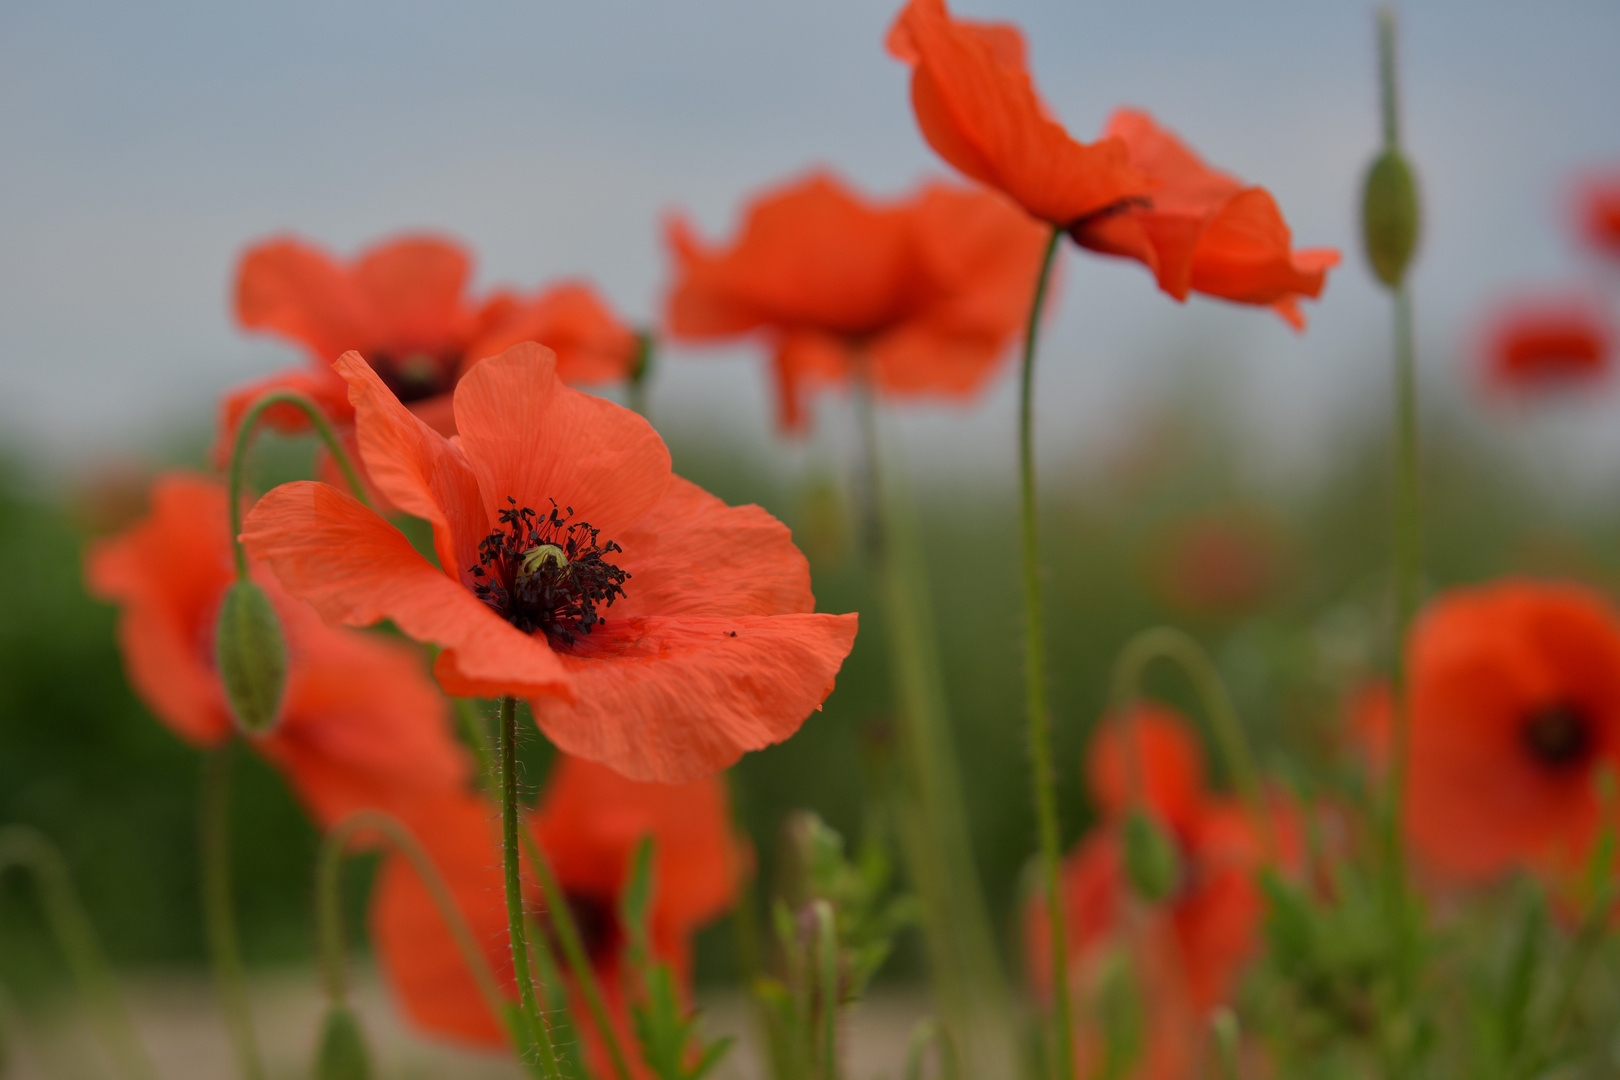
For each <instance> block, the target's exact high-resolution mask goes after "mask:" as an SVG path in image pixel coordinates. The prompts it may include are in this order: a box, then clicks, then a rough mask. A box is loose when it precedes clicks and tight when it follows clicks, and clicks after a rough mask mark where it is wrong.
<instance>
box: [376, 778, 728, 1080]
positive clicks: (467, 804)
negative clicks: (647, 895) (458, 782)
mask: <svg viewBox="0 0 1620 1080" xmlns="http://www.w3.org/2000/svg"><path fill="white" fill-rule="evenodd" d="M497 818H498V815H497V814H496V813H495V807H494V806H493V805H492V804H490V803H488V802H487V801H486V800H484V799H483V798H481V797H479V796H476V795H463V796H458V797H454V798H449V799H443V800H439V801H438V802H437V803H433V804H423V805H421V806H419V807H417V808H415V810H414V811H413V812H412V813H411V814H410V815H409V817H408V821H409V823H410V824H411V825H412V827H413V829H415V830H416V832H417V834H418V837H419V838H420V839H421V840H422V842H423V844H424V845H425V846H426V848H427V849H428V851H429V853H430V854H431V855H433V857H434V861H435V862H436V864H437V865H438V866H439V868H440V871H441V872H442V873H443V874H444V875H445V878H446V881H447V882H448V884H449V885H450V889H451V892H452V893H453V894H454V895H455V897H456V899H457V903H458V905H459V906H460V908H461V910H462V913H463V914H464V915H465V916H466V918H467V920H468V923H469V924H470V926H471V928H472V930H473V936H474V937H475V938H476V939H477V940H478V941H480V942H484V943H486V949H487V956H488V959H489V962H490V965H491V967H492V968H493V969H494V970H495V972H496V977H497V980H498V981H499V982H501V984H502V985H507V986H509V985H510V984H511V980H512V968H511V953H510V950H509V949H508V948H506V946H505V928H506V908H505V900H504V898H503V894H502V889H501V869H500V846H499V837H498V835H497V825H498V821H497ZM529 828H530V829H531V830H532V833H533V835H534V838H535V840H536V841H537V842H538V844H539V846H540V848H541V850H542V851H544V852H545V854H546V857H547V859H548V860H550V862H551V865H552V869H553V870H554V871H555V873H556V876H557V879H558V883H559V884H560V885H561V887H562V890H563V892H564V893H565V894H566V895H567V898H568V904H569V909H570V911H571V912H572V914H573V916H574V920H575V923H576V924H577V925H578V927H579V930H580V935H581V937H582V938H583V941H584V945H585V948H586V952H587V954H588V956H589V957H590V961H591V966H592V970H593V971H594V972H595V974H596V977H597V981H598V982H599V984H600V985H601V987H602V991H603V996H604V997H605V999H606V1004H607V1006H608V1011H609V1013H610V1015H611V1017H612V1019H613V1023H614V1026H615V1027H616V1028H617V1029H618V1035H619V1042H620V1045H621V1046H624V1047H625V1048H626V1049H627V1051H631V1052H633V1049H632V1048H633V1047H634V1039H633V1038H632V1035H631V1031H630V1026H629V1023H628V1011H627V1005H628V1003H629V1001H630V1000H631V997H630V995H631V994H632V993H633V992H634V988H633V984H632V985H627V983H626V978H627V976H628V975H629V974H630V973H629V972H628V971H627V969H626V967H625V958H624V946H625V943H626V940H625V934H624V931H623V928H622V927H621V925H620V922H619V908H620V901H621V899H622V895H623V891H624V888H625V886H626V884H627V883H628V876H629V869H630V862H631V857H632V855H633V853H634V851H635V849H636V847H637V845H639V843H640V842H641V839H642V837H644V836H651V837H652V838H653V841H654V844H655V848H654V862H653V872H652V873H653V889H652V896H653V900H652V907H651V911H650V913H649V927H648V929H649V931H650V936H651V939H652V948H653V952H654V955H655V956H656V957H657V958H658V959H659V960H662V961H664V962H666V963H668V964H670V965H671V967H672V968H673V969H674V971H675V974H676V978H677V980H678V982H679V984H680V985H681V987H682V988H683V989H684V990H685V991H686V992H688V993H689V992H690V976H691V955H692V953H691V939H692V934H693V933H694V932H695V931H696V930H697V929H698V928H699V927H700V926H702V925H703V924H705V923H707V922H709V921H711V920H713V919H714V918H716V917H718V916H719V915H720V914H722V913H723V912H724V911H726V910H727V909H728V908H729V907H730V906H731V905H732V903H733V902H734V901H735V899H736V892H737V882H738V877H739V870H740V868H741V867H742V865H743V860H744V859H745V857H746V852H745V851H744V849H743V848H741V847H740V846H739V844H738V843H737V841H736V840H735V839H734V838H733V835H732V833H731V825H730V813H729V810H728V808H727V800H726V795H725V787H724V785H723V783H722V782H721V781H720V780H719V778H718V777H713V776H711V777H705V778H704V779H702V780H697V781H693V782H691V783H687V784H680V785H663V784H643V783H638V782H636V781H634V780H627V779H625V778H624V777H622V776H620V775H618V774H617V773H615V772H613V771H612V770H610V769H607V768H604V767H603V766H600V765H596V764H594V763H592V762H588V761H584V760H582V759H579V758H569V757H560V758H559V759H558V761H557V764H556V765H555V767H554V768H553V771H552V774H551V776H550V777H548V779H547V782H546V788H545V791H544V792H543V793H542V795H541V799H540V803H539V806H538V808H537V809H536V810H535V811H534V812H533V813H532V814H531V815H530V818H529ZM525 892H526V894H527V899H528V901H529V904H530V906H531V908H532V909H533V910H536V911H541V912H542V914H541V915H540V918H541V920H542V921H543V920H544V919H545V916H544V914H543V904H542V901H541V896H540V891H539V886H538V885H537V884H535V883H534V882H533V881H532V880H526V882H525ZM371 922H372V939H373V940H374V941H375V942H376V944H377V949H378V954H379V959H380V961H381V964H382V968H383V972H384V974H385V976H386V978H387V980H388V983H389V985H390V986H391V987H392V988H393V990H394V993H395V994H396V995H397V996H398V997H399V1000H400V1002H401V1004H402V1005H403V1007H404V1009H405V1011H406V1014H407V1015H408V1016H409V1017H410V1018H411V1020H412V1021H413V1022H414V1023H415V1024H416V1025H417V1026H419V1027H421V1028H423V1029H424V1030H426V1031H430V1032H434V1033H437V1034H440V1035H445V1036H449V1037H452V1038H458V1039H462V1040H466V1041H469V1042H473V1043H480V1044H486V1045H492V1046H494V1045H503V1044H504V1043H505V1038H504V1034H503V1030H502V1028H501V1026H500V1024H499V1022H498V1020H497V1018H496V1017H495V1016H493V1015H492V1014H491V1013H490V1011H489V1009H488V1008H487V1007H486V1006H485V1004H484V1002H483V1000H482V999H481V998H480V996H479V993H478V990H477V986H476V984H475V983H474V982H473V980H472V976H471V975H469V974H468V972H467V968H466V965H465V961H464V960H463V958H462V956H461V954H460V953H459V952H458V951H457V949H456V946H455V943H454V941H453V940H452V939H451V937H450V935H449V933H448V932H447V931H446V929H445V927H444V923H443V921H442V920H441V919H440V917H439V914H438V910H437V909H436V908H435V906H434V904H433V901H432V899H431V897H430V896H429V895H428V893H427V890H426V889H425V888H423V886H422V884H421V882H420V881H419V880H418V879H417V878H416V876H415V874H414V872H413V871H412V870H411V868H410V864H409V863H408V862H407V861H406V860H405V859H404V858H402V857H400V856H397V855H390V856H389V857H388V860H387V862H385V864H384V865H383V868H382V870H381V872H380V874H379V877H378V882H377V889H376V892H375V893H374V894H373V897H372V906H371ZM570 983H572V980H570ZM570 991H571V992H577V987H574V986H572V985H570ZM570 1015H571V1016H572V1018H573V1019H574V1022H575V1023H576V1024H578V1025H580V1026H581V1028H582V1029H583V1030H584V1032H585V1035H586V1041H587V1044H588V1048H589V1049H590V1052H591V1054H592V1056H593V1057H594V1058H595V1059H596V1060H597V1069H598V1072H600V1073H601V1074H602V1075H609V1070H608V1069H607V1068H606V1062H605V1061H604V1060H603V1052H602V1047H601V1042H600V1033H599V1032H597V1031H596V1030H595V1028H594V1027H593V1026H592V1022H591V1017H590V1013H589V1012H588V1011H587V1009H586V1008H584V1007H583V1005H582V1004H576V1005H575V1006H574V1007H573V1008H571V1009H570Z"/></svg>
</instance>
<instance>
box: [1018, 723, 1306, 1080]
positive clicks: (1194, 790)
mask: <svg viewBox="0 0 1620 1080" xmlns="http://www.w3.org/2000/svg"><path fill="white" fill-rule="evenodd" d="M1129 739H1135V740H1136V749H1135V751H1134V753H1136V754H1138V755H1139V757H1138V759H1137V761H1136V762H1135V763H1133V762H1132V761H1131V760H1130V758H1129V757H1128V756H1127V755H1128V754H1130V753H1132V752H1133V751H1132V750H1131V748H1130V745H1129V742H1128V741H1127V740H1129ZM1086 765H1087V778H1088V783H1089V786H1090V789H1091V793H1092V797H1093V799H1094V801H1095V802H1096V804H1097V807H1098V810H1099V812H1100V814H1101V816H1102V824H1101V825H1100V826H1099V827H1098V828H1097V829H1096V830H1094V831H1093V832H1092V833H1091V834H1090V835H1088V836H1087V837H1086V838H1085V839H1083V840H1082V841H1081V842H1080V844H1079V845H1078V846H1077V847H1076V848H1075V849H1074V851H1073V852H1071V853H1070V854H1069V856H1068V858H1067V859H1066V860H1065V861H1064V867H1063V885H1062V887H1063V899H1064V905H1065V910H1066V912H1067V918H1068V926H1069V929H1070V937H1069V964H1070V969H1069V977H1070V978H1071V979H1073V980H1075V981H1076V983H1077V984H1078V987H1079V989H1080V994H1079V995H1078V999H1079V1000H1080V1001H1082V1002H1084V1001H1085V1000H1087V998H1088V997H1089V996H1091V994H1092V993H1093V992H1094V990H1095V986H1096V982H1097V980H1098V978H1099V975H1100V973H1101V971H1102V969H1103V968H1104V966H1105V964H1106V962H1107V960H1108V957H1109V955H1110V954H1111V953H1114V952H1116V951H1120V950H1123V951H1124V952H1125V953H1126V954H1127V955H1129V956H1130V957H1131V960H1132V961H1133V963H1134V968H1135V973H1136V976H1137V979H1138V987H1139V990H1140V991H1141V992H1142V996H1143V1001H1144V1004H1145V1006H1146V1023H1147V1033H1146V1038H1145V1040H1144V1043H1143V1054H1144V1057H1143V1059H1142V1060H1141V1061H1139V1062H1138V1065H1137V1071H1136V1072H1135V1074H1134V1075H1135V1076H1137V1077H1142V1078H1151V1080H1176V1078H1180V1077H1185V1076H1190V1075H1193V1070H1194V1068H1195V1066H1196V1064H1197V1061H1196V1053H1195V1050H1194V1048H1195V1047H1196V1046H1197V1045H1198V1044H1199V1040H1200V1035H1199V1033H1200V1031H1201V1029H1202V1024H1203V1021H1202V1017H1204V1016H1205V1015H1206V1014H1207V1013H1208V1011H1209V1010H1210V1009H1211V1008H1213V1007H1214V1006H1216V1005H1218V1004H1220V1003H1221V1002H1222V1001H1224V1000H1226V999H1227V998H1228V997H1229V995H1230V994H1231V992H1232V990H1233V987H1234V984H1235V982H1236V980H1237V977H1238V975H1239V974H1240V972H1241V971H1242V969H1243V966H1244V965H1245V963H1246V962H1247V961H1248V959H1249V958H1250V957H1251V956H1252V955H1253V953H1254V951H1255V949H1256V948H1257V946H1258V944H1259V926H1260V915H1261V911H1262V899H1261V895H1260V890H1259V886H1258V885H1257V884H1256V881H1255V875H1256V873H1257V872H1258V870H1259V869H1260V867H1261V865H1262V859H1263V855H1264V847H1263V841H1262V838H1261V837H1260V836H1258V835H1256V832H1257V830H1256V828H1255V823H1254V822H1253V821H1251V820H1250V817H1249V815H1248V813H1247V812H1246V810H1245V809H1244V808H1243V807H1242V806H1241V805H1240V804H1239V803H1238V802H1237V801H1236V800H1233V799H1230V798H1226V797H1223V796H1219V795H1214V794H1212V793H1210V792H1209V791H1207V789H1206V788H1205V786H1204V775H1203V759H1202V754H1201V752H1200V750H1199V748H1198V746H1197V744H1196V743H1195V741H1194V740H1193V738H1192V736H1191V735H1190V733H1189V732H1188V729H1187V724H1186V721H1185V720H1184V719H1182V718H1181V717H1179V716H1178V715H1177V714H1175V713H1174V712H1173V711H1171V710H1170V709H1167V708H1165V707H1163V706H1157V705H1142V706H1139V707H1138V711H1137V712H1136V713H1134V714H1133V715H1132V716H1131V717H1130V718H1129V720H1128V722H1127V723H1125V724H1123V725H1122V724H1119V723H1117V722H1113V721H1110V722H1109V723H1108V724H1107V725H1106V726H1104V727H1103V728H1102V729H1101V730H1100V731H1099V732H1098V734H1097V737H1096V739H1095V740H1094V741H1093V744H1092V748H1091V751H1090V753H1089V755H1088V757H1087V761H1086ZM1137 767H1140V769H1141V775H1140V781H1141V787H1142V804H1141V805H1142V807H1143V809H1145V810H1146V811H1147V812H1148V813H1150V814H1151V815H1152V816H1153V818H1154V819H1155V821H1156V822H1157V824H1158V825H1159V827H1160V828H1162V829H1163V830H1164V831H1165V833H1166V835H1167V836H1168V838H1169V839H1170V841H1171V842H1172V844H1173V845H1174V847H1175V849H1176V851H1177V854H1178V856H1179V860H1180V870H1181V878H1180V882H1179V884H1178V885H1177V887H1176V889H1175V890H1174V891H1173V892H1172V894H1171V895H1170V896H1169V897H1168V898H1167V899H1166V900H1165V901H1163V902H1162V903H1160V904H1158V905H1154V906H1153V907H1151V908H1141V902H1140V901H1139V900H1136V899H1135V898H1134V897H1133V895H1132V893H1131V886H1130V884H1129V882H1128V880H1127V877H1126V872H1125V863H1124V848H1123V835H1122V831H1121V828H1122V823H1123V821H1124V817H1125V815H1126V814H1127V813H1128V812H1129V811H1130V810H1131V809H1132V807H1133V805H1134V804H1135V799H1134V797H1133V788H1134V786H1135V784H1134V780H1133V778H1132V771H1133V769H1135V768H1137ZM1271 824H1272V827H1273V828H1275V829H1276V830H1277V832H1278V834H1279V837H1280V842H1281V845H1282V847H1283V849H1284V854H1285V856H1287V857H1289V858H1294V857H1295V855H1296V853H1297V849H1298V847H1299V843H1298V836H1297V835H1296V834H1297V832H1298V829H1297V825H1296V824H1295V823H1294V822H1293V820H1292V818H1291V817H1290V816H1289V815H1287V814H1285V813H1284V812H1282V811H1281V810H1280V809H1278V810H1274V811H1273V821H1272V823H1271ZM1133 908H1136V909H1138V910H1133ZM1133 923H1134V927H1135V929H1134V930H1133V929H1132V925H1133ZM1048 935H1049V928H1048V923H1047V920H1046V918H1045V910H1044V906H1043V902H1042V901H1041V900H1040V899H1039V898H1038V897H1037V898H1035V899H1034V901H1033V902H1032V903H1031V905H1030V906H1029V908H1028V909H1027V910H1026V912H1025V918H1024V942H1025V955H1026V958H1027V963H1028V970H1029V973H1030V976H1031V979H1032V981H1033V982H1034V986H1035V990H1036V992H1037V993H1038V994H1040V995H1041V996H1043V997H1045V996H1049V995H1050V994H1051V986H1052V973H1051V964H1050V944H1049V942H1050V937H1049V936H1048ZM1077 1052H1078V1053H1079V1054H1080V1055H1081V1056H1082V1057H1083V1058H1086V1059H1087V1060H1085V1061H1082V1062H1081V1063H1080V1064H1082V1065H1083V1066H1088V1067H1089V1065H1094V1064H1096V1062H1095V1061H1091V1060H1090V1059H1091V1058H1093V1057H1095V1056H1096V1055H1098V1054H1099V1053H1100V1052H1101V1047H1100V1045H1099V1043H1098V1035H1097V1033H1096V1032H1094V1031H1088V1032H1086V1033H1085V1035H1084V1036H1083V1037H1082V1039H1081V1040H1080V1043H1079V1047H1078V1051H1077Z"/></svg>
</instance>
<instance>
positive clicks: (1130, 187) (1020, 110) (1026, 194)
mask: <svg viewBox="0 0 1620 1080" xmlns="http://www.w3.org/2000/svg"><path fill="white" fill-rule="evenodd" d="M888 48H889V52H890V53H892V54H893V55H894V56H895V57H896V58H897V59H900V60H902V61H904V62H906V63H908V64H910V65H911V103H912V106H913V107H914V108H915V110H916V113H917V126H918V127H920V128H921V129H922V133H923V137H924V138H926V139H927V140H928V144H929V145H930V146H932V147H933V148H934V150H935V152H937V153H938V154H939V156H940V157H942V158H944V159H945V160H946V161H948V162H950V163H951V164H952V165H953V166H955V167H956V168H957V169H958V170H960V171H961V172H962V173H963V174H964V175H966V176H970V177H972V178H973V179H975V180H977V181H979V182H980V183H981V184H985V185H987V186H989V187H993V188H996V189H997V190H999V191H1002V192H1005V193H1006V194H1007V195H1008V196H1009V197H1010V198H1011V199H1012V200H1013V201H1014V202H1016V203H1018V204H1019V205H1020V206H1022V207H1023V208H1024V209H1025V210H1026V211H1028V213H1029V214H1030V215H1031V216H1033V217H1035V218H1037V219H1039V220H1041V221H1044V222H1047V223H1048V224H1051V225H1056V226H1059V227H1062V228H1065V229H1067V228H1071V227H1073V226H1075V225H1077V224H1079V223H1080V222H1083V221H1085V220H1086V219H1087V218H1090V217H1093V216H1096V215H1101V214H1107V213H1111V212H1114V211H1116V210H1118V209H1120V208H1121V207H1122V206H1123V205H1124V204H1125V203H1126V202H1127V201H1128V200H1131V199H1135V198H1139V197H1141V196H1143V195H1146V194H1148V193H1149V191H1150V190H1151V188H1152V186H1153V185H1152V182H1151V181H1150V180H1149V179H1148V178H1146V177H1144V176H1143V175H1142V174H1141V173H1140V172H1139V171H1138V170H1137V169H1136V168H1135V167H1133V166H1132V164H1131V162H1130V158H1129V154H1128V152H1127V150H1126V147H1125V144H1124V143H1123V142H1121V141H1120V140H1118V139H1114V138H1105V139H1103V140H1101V141H1100V142H1097V143H1094V144H1092V145H1090V146H1087V145H1085V144H1084V143H1081V142H1079V141H1078V140H1076V139H1075V138H1073V137H1072V136H1071V135H1070V134H1069V133H1068V132H1067V131H1065V130H1064V128H1063V125H1062V124H1060V123H1058V122H1057V121H1056V120H1055V119H1053V118H1052V114H1051V112H1050V110H1048V109H1047V107H1046V105H1045V104H1044V103H1043V102H1042V101H1041V100H1040V98H1039V96H1038V95H1037V94H1036V92H1035V84H1034V82H1033V80H1031V79H1030V76H1029V71H1028V68H1027V67H1026V65H1025V58H1024V54H1025V49H1024V36H1023V34H1022V33H1021V32H1020V31H1019V30H1018V28H1017V27H1016V26H1012V25H1010V24H1007V23H979V22H970V21H968V20H966V19H956V18H953V17H952V16H951V13H950V12H949V11H948V10H947V9H946V7H945V3H944V0H910V2H909V3H908V4H906V6H905V8H904V9H902V10H901V12H900V15H899V17H898V18H896V19H895V22H894V26H893V27H892V28H891V29H890V31H889V37H888Z"/></svg>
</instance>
